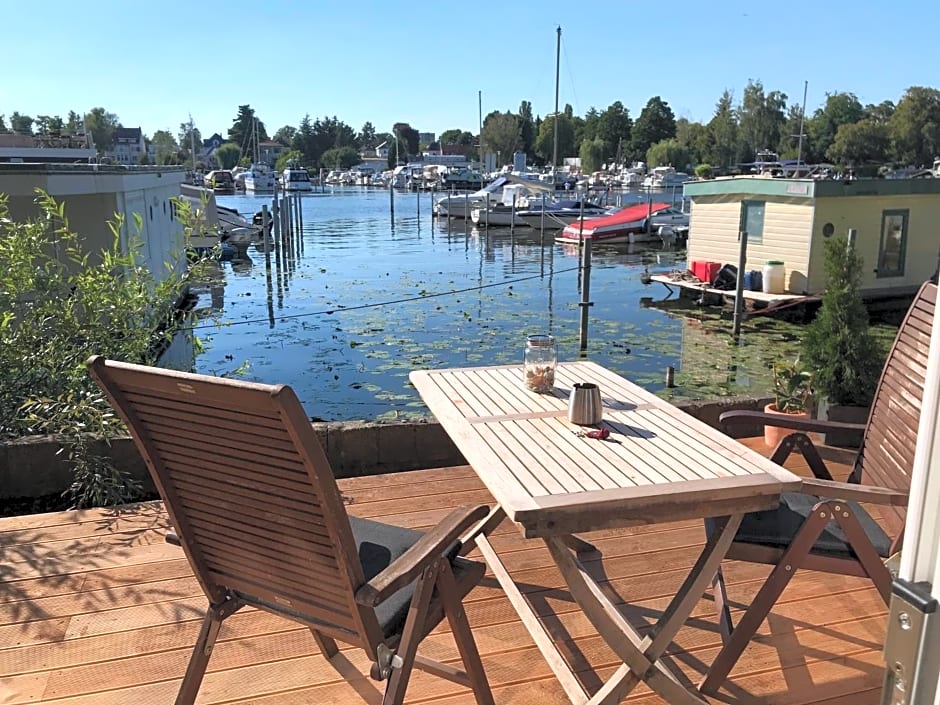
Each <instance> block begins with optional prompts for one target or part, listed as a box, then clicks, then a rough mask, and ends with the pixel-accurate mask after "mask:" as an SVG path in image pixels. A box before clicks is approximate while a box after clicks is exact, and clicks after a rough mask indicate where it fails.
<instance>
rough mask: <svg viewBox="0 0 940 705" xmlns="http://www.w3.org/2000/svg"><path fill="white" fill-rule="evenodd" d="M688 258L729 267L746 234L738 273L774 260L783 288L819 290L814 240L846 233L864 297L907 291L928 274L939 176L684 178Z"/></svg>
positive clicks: (818, 243) (938, 214)
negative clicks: (858, 263)
mask: <svg viewBox="0 0 940 705" xmlns="http://www.w3.org/2000/svg"><path fill="white" fill-rule="evenodd" d="M684 188H685V195H686V196H687V197H690V198H691V199H692V208H691V231H690V234H689V245H688V257H689V261H690V262H691V261H692V260H709V261H712V262H721V263H736V262H737V261H738V251H739V242H740V240H739V233H740V232H741V231H747V234H748V235H747V264H746V268H747V269H748V270H761V269H762V268H763V266H764V264H765V263H766V262H768V261H779V262H783V263H784V269H785V282H786V290H787V292H789V293H792V294H815V293H819V292H821V291H822V290H823V289H824V288H825V284H826V276H825V270H824V268H823V259H824V258H823V243H824V242H825V241H826V240H827V239H828V238H830V237H833V236H834V235H845V234H846V233H847V232H848V230H849V229H850V228H851V229H854V230H855V231H856V248H857V251H858V253H859V254H860V255H861V256H862V258H863V259H864V262H865V267H864V271H863V275H862V293H863V295H865V296H866V297H867V298H879V297H883V296H900V295H906V294H910V293H912V292H913V291H915V290H916V289H917V287H918V286H919V285H920V284H922V283H923V282H925V281H926V280H927V279H929V278H930V277H931V276H933V274H934V272H935V271H936V269H937V246H938V240H937V229H936V224H937V223H938V222H940V179H861V180H856V181H814V180H811V179H777V178H766V177H759V176H747V177H733V178H719V179H712V180H706V181H694V182H692V181H690V182H688V183H686V184H685V187H684Z"/></svg>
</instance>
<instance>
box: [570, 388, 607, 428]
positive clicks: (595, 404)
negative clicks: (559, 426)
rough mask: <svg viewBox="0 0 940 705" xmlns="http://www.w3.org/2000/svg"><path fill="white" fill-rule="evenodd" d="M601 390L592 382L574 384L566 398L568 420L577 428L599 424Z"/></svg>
mask: <svg viewBox="0 0 940 705" xmlns="http://www.w3.org/2000/svg"><path fill="white" fill-rule="evenodd" d="M602 411H603V410H602V408H601V390H600V387H598V386H597V385H596V384H594V383H593V382H576V383H575V384H574V386H573V387H572V389H571V396H570V397H569V398H568V420H569V421H570V422H571V423H573V424H578V425H579V426H594V425H596V424H599V423H600V422H601V417H602Z"/></svg>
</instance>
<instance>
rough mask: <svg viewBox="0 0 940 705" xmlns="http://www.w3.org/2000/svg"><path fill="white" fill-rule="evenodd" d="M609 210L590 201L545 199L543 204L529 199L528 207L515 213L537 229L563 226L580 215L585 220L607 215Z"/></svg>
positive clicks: (554, 228)
mask: <svg viewBox="0 0 940 705" xmlns="http://www.w3.org/2000/svg"><path fill="white" fill-rule="evenodd" d="M610 212H611V209H610V208H607V207H606V206H601V205H598V204H597V203H591V202H590V201H584V202H583V203H582V202H581V201H575V200H562V201H546V202H545V204H544V209H543V205H542V203H541V202H540V201H535V202H534V204H533V202H532V200H530V201H529V207H528V208H526V209H523V210H519V211H516V215H517V216H518V217H519V218H522V220H524V221H525V222H526V223H527V224H528V225H529V226H530V227H533V228H536V229H539V228H542V227H546V228H550V229H552V230H557V229H558V228H563V227H565V226H566V225H568V224H569V223H573V222H574V221H576V220H578V219H579V218H580V217H581V216H582V215H583V216H584V218H585V220H587V219H588V218H597V217H599V216H602V215H607V214H608V213H610Z"/></svg>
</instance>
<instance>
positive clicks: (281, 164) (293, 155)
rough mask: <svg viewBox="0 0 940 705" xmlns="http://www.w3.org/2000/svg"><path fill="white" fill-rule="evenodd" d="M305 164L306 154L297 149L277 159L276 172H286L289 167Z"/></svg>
mask: <svg viewBox="0 0 940 705" xmlns="http://www.w3.org/2000/svg"><path fill="white" fill-rule="evenodd" d="M303 163H304V154H303V152H300V151H298V150H296V149H291V150H289V151H287V152H284V153H282V154H281V156H279V157H278V158H277V163H276V164H275V165H274V169H275V170H276V171H284V170H285V169H286V168H287V167H288V166H290V165H294V164H303Z"/></svg>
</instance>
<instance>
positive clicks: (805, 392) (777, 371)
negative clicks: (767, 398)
mask: <svg viewBox="0 0 940 705" xmlns="http://www.w3.org/2000/svg"><path fill="white" fill-rule="evenodd" d="M773 373H774V400H773V401H772V402H771V403H770V404H767V406H765V407H764V411H765V412H766V413H768V414H783V415H787V416H801V417H803V418H809V408H810V403H811V402H812V398H813V386H812V381H813V378H812V375H811V374H810V373H809V372H807V371H806V370H804V369H803V368H802V367H801V366H800V361H799V359H797V360H796V361H794V362H792V363H776V362H775V363H774V366H773ZM790 433H793V431H792V430H790V429H788V428H781V427H779V426H764V443H766V444H767V445H768V446H769V447H771V448H776V447H777V445H778V444H779V443H780V441H781V440H783V438H784V437H785V436H787V435H788V434H790Z"/></svg>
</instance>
